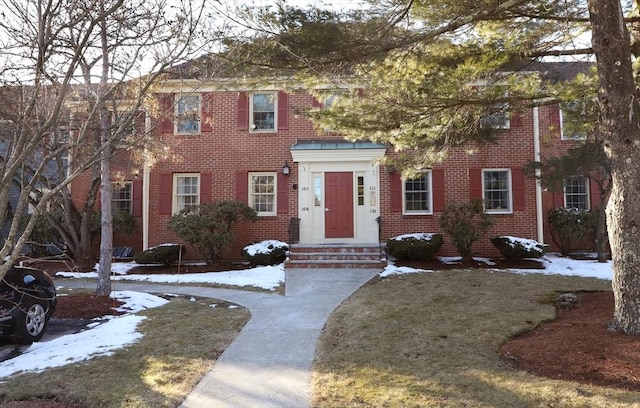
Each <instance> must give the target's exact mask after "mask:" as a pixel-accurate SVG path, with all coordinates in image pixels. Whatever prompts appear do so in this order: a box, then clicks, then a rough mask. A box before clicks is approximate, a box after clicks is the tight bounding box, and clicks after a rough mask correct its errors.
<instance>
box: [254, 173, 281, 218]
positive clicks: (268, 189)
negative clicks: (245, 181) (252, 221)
mask: <svg viewBox="0 0 640 408" xmlns="http://www.w3.org/2000/svg"><path fill="white" fill-rule="evenodd" d="M276 180H277V177H276V173H274V172H270V173H249V207H251V208H253V209H254V210H256V212H257V213H258V215H260V216H270V215H276V192H277V191H278V190H277V186H276Z"/></svg>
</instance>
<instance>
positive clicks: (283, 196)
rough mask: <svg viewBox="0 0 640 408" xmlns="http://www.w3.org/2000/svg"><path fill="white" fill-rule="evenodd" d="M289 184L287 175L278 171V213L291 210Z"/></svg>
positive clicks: (285, 212)
mask: <svg viewBox="0 0 640 408" xmlns="http://www.w3.org/2000/svg"><path fill="white" fill-rule="evenodd" d="M288 187H289V186H288V184H287V176H285V175H284V174H282V173H278V199H277V205H278V208H277V213H278V214H287V213H288V212H289V188H288Z"/></svg>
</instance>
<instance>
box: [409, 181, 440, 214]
mask: <svg viewBox="0 0 640 408" xmlns="http://www.w3.org/2000/svg"><path fill="white" fill-rule="evenodd" d="M402 189H403V191H402V197H403V206H402V208H403V213H404V214H433V209H432V208H433V207H432V195H431V191H432V189H431V171H423V172H421V173H419V174H418V175H417V176H415V177H414V178H411V179H407V180H405V181H404V183H403V185H402Z"/></svg>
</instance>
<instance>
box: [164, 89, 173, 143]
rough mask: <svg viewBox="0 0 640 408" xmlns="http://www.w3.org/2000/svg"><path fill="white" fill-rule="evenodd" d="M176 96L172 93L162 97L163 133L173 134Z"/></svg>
mask: <svg viewBox="0 0 640 408" xmlns="http://www.w3.org/2000/svg"><path fill="white" fill-rule="evenodd" d="M174 101H175V95H174V94H172V93H169V94H164V95H163V96H162V102H161V104H162V126H161V130H162V132H163V133H173V117H174V115H175V107H174Z"/></svg>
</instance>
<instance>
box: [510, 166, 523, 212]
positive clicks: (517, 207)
mask: <svg viewBox="0 0 640 408" xmlns="http://www.w3.org/2000/svg"><path fill="white" fill-rule="evenodd" d="M511 188H512V190H513V210H514V211H524V210H526V204H525V200H524V172H523V169H522V168H514V169H511Z"/></svg>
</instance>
